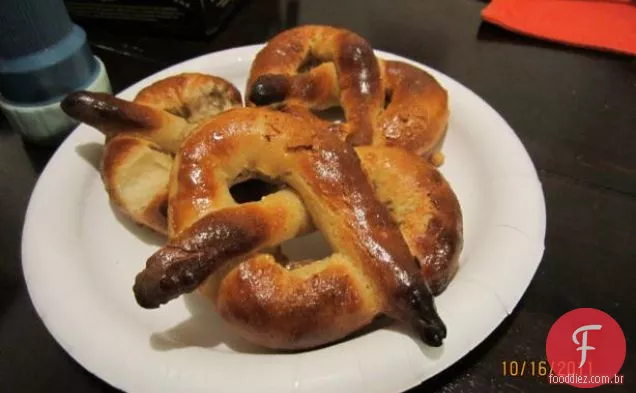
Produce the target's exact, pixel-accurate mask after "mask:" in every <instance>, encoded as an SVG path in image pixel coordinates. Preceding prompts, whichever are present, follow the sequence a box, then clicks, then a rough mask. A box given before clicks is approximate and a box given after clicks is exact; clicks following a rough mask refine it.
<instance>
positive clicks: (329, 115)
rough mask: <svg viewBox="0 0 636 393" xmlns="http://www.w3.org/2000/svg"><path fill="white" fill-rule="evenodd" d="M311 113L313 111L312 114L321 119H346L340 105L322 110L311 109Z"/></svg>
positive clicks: (334, 120) (333, 120)
mask: <svg viewBox="0 0 636 393" xmlns="http://www.w3.org/2000/svg"><path fill="white" fill-rule="evenodd" d="M311 113H313V114H314V116H316V117H319V118H321V119H322V120H326V121H330V122H334V123H342V122H344V121H346V115H345V112H344V109H342V107H341V106H340V105H338V106H334V107H331V108H328V109H323V110H319V109H311Z"/></svg>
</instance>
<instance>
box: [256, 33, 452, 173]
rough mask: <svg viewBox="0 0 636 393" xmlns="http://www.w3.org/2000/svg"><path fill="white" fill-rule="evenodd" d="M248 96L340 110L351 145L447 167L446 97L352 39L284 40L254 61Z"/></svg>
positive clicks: (413, 71) (415, 71)
mask: <svg viewBox="0 0 636 393" xmlns="http://www.w3.org/2000/svg"><path fill="white" fill-rule="evenodd" d="M311 66H313V68H311ZM246 91H247V93H246V94H247V104H248V105H259V106H260V105H268V104H273V103H280V102H286V103H289V104H294V105H304V106H307V107H309V108H311V109H315V110H323V109H328V108H331V107H335V106H342V108H343V110H344V113H345V118H346V123H344V124H341V125H340V126H339V127H338V131H339V132H341V133H344V134H345V135H346V138H347V140H349V141H350V142H351V143H353V144H355V145H382V146H398V147H402V148H405V149H408V150H411V151H414V152H415V153H416V154H419V155H421V156H423V157H426V158H428V159H430V160H431V162H433V163H435V164H436V165H439V164H441V162H442V159H443V156H442V154H441V147H442V144H443V140H444V137H445V133H446V128H447V122H448V116H449V109H448V97H447V93H446V90H444V89H443V88H442V87H441V86H440V85H439V83H438V82H437V81H436V80H435V79H434V78H433V77H432V76H431V75H429V74H428V73H427V72H425V71H424V70H422V69H420V68H417V67H414V66H412V65H410V64H408V63H405V62H400V61H386V60H381V59H377V58H376V56H375V55H374V53H373V50H372V48H371V46H370V45H369V43H368V42H367V41H366V40H364V39H363V38H362V37H360V36H358V35H356V34H355V33H353V32H351V31H348V30H345V29H337V28H333V27H329V26H315V25H309V26H301V27H297V28H294V29H290V30H286V31H284V32H282V33H280V34H279V35H277V36H275V37H274V38H272V39H271V40H270V41H269V42H268V43H267V45H266V46H265V47H264V48H263V49H262V50H261V51H259V52H258V54H257V55H256V58H255V59H254V62H253V63H252V67H251V71H250V75H249V79H248V83H247V90H246Z"/></svg>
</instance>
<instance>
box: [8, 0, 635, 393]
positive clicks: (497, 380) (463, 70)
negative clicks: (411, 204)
mask: <svg viewBox="0 0 636 393" xmlns="http://www.w3.org/2000/svg"><path fill="white" fill-rule="evenodd" d="M484 5H485V4H484V3H483V2H479V1H475V0H444V1H433V0H430V1H426V0H396V1H386V0H373V1H370V0H357V1H346V2H345V1H342V0H323V1H302V2H295V1H289V2H286V3H285V4H280V3H279V2H278V1H269V0H267V1H266V0H261V1H253V2H249V3H248V4H246V5H245V6H244V7H242V8H241V9H240V11H239V12H237V13H236V15H235V16H234V17H233V18H232V19H231V21H230V22H229V23H228V24H227V26H225V27H224V28H223V30H222V31H221V32H219V33H218V34H217V35H216V36H214V37H213V38H210V39H207V40H203V41H197V40H182V39H149V38H142V37H137V36H132V35H127V36H124V37H121V36H120V37H118V36H115V35H113V34H112V33H107V32H100V31H91V30H90V29H89V38H90V40H91V43H92V44H93V49H94V51H95V53H96V54H97V55H98V56H100V57H101V59H102V60H103V61H104V63H105V64H106V66H107V68H108V71H109V74H110V77H111V80H112V84H113V87H114V89H115V90H116V91H120V90H121V89H123V88H125V87H127V86H128V85H130V84H132V83H133V82H135V81H137V80H139V79H141V78H143V77H145V76H147V75H149V74H151V73H153V72H155V71H157V70H160V69H162V68H164V67H165V66H168V65H170V64H174V63H176V62H178V61H181V60H185V59H187V58H190V57H193V56H196V55H199V54H203V53H208V52H210V51H216V50H220V49H225V48H230V47H234V46H240V45H245V44H253V43H259V42H262V41H264V40H266V39H267V38H268V37H270V36H271V35H273V34H274V33H276V32H278V31H280V30H281V29H283V28H286V27H291V26H294V25H296V24H303V23H324V24H336V25H342V26H346V27H348V28H351V29H353V30H355V31H357V32H358V33H360V34H361V35H363V36H365V37H366V38H368V39H369V40H370V41H371V43H372V44H373V46H374V47H375V48H377V49H383V50H387V51H390V52H394V53H397V54H401V55H404V56H407V57H410V58H412V59H414V60H417V61H420V62H422V63H425V64H428V65H430V66H432V67H434V68H436V69H438V70H440V71H442V72H444V73H446V74H448V75H450V76H451V77H453V78H455V79H457V80H458V81H460V82H461V83H463V84H465V85H466V86H468V87H469V88H471V89H472V90H474V91H475V92H476V93H477V94H479V95H480V96H482V97H483V98H484V99H485V100H486V101H488V102H489V103H490V104H491V105H492V106H493V107H494V108H495V109H496V110H497V111H499V112H500V113H501V114H502V115H503V117H504V118H505V119H506V120H507V121H508V122H509V123H510V124H511V126H512V127H513V129H514V130H515V131H516V132H517V134H518V135H519V137H520V138H521V140H522V141H523V143H524V144H525V146H526V148H527V149H528V151H529V152H530V155H531V157H532V159H533V161H534V163H535V165H536V166H537V168H538V170H539V175H540V178H541V181H542V183H543V187H544V192H545V196H546V203H547V225H548V228H547V238H546V252H545V255H544V258H543V261H542V263H541V265H540V267H539V270H538V272H537V274H536V276H535V278H534V281H533V282H532V284H531V285H530V288H529V289H528V291H527V292H526V295H525V296H524V297H523V299H522V301H521V303H520V304H519V305H518V307H517V308H516V310H515V312H514V313H513V314H512V315H511V316H510V317H509V318H508V319H507V320H506V321H505V322H504V323H503V324H502V325H501V326H500V327H499V328H498V329H497V330H496V331H495V332H494V333H493V334H492V335H491V336H490V337H489V338H488V339H487V340H486V341H485V342H484V343H482V344H481V345H480V346H479V347H477V348H476V349H475V350H474V351H473V352H471V353H470V354H469V355H468V356H466V357H465V358H464V359H463V360H461V361H460V362H458V363H457V364H456V365H454V366H453V367H451V368H450V369H448V370H446V371H445V372H443V373H442V374H440V375H438V376H436V377H434V378H433V379H432V380H429V381H427V382H426V383H424V384H423V385H422V386H420V387H417V388H415V389H414V390H413V391H414V392H415V391H417V392H480V393H481V392H488V391H506V392H507V391H519V392H521V391H526V392H539V391H546V392H553V391H556V390H559V389H568V388H565V387H563V386H560V387H557V386H551V385H548V383H547V380H546V379H545V378H539V377H532V376H525V377H505V376H503V375H502V362H503V361H511V360H518V361H523V360H526V361H539V360H543V359H545V341H546V336H547V333H548V330H549V329H550V327H551V325H552V324H553V323H554V322H555V320H556V319H557V318H558V317H560V316H561V315H562V314H564V313H565V312H567V311H569V310H572V309H574V308H578V307H594V308H599V309H601V310H604V311H605V312H607V313H609V314H610V315H612V316H613V317H614V318H615V319H616V320H617V321H618V322H619V323H620V324H621V326H622V328H623V330H624V332H625V336H626V338H627V352H628V355H627V359H626V362H625V364H624V366H623V369H622V370H621V373H622V374H624V376H625V384H624V385H622V386H605V387H601V388H598V389H597V390H599V391H609V392H627V391H634V389H636V381H635V380H634V378H635V377H636V374H635V373H634V371H635V370H636V360H635V358H636V356H634V355H636V351H634V345H636V344H635V343H634V339H635V338H636V337H635V335H634V330H635V328H636V312H635V311H636V296H635V295H634V292H633V288H634V280H635V278H636V62H635V60H634V58H632V57H626V56H618V55H612V54H607V53H600V52H594V51H588V50H582V49H574V48H568V47H564V46H560V45H556V44H550V43H546V42H541V41H537V40H533V39H529V38H524V37H520V36H517V35H514V34H512V33H509V32H506V31H503V30H501V29H499V28H496V27H494V26H491V25H488V24H484V23H482V21H481V20H480V15H479V12H480V10H481V9H482V8H483V7H484ZM52 152H53V149H52V148H41V147H36V146H30V145H28V144H25V143H24V142H23V141H22V140H21V139H20V138H19V137H18V136H17V135H15V134H13V133H11V132H10V131H9V130H8V126H7V125H6V124H3V126H2V127H1V131H0V250H1V253H0V391H1V392H7V393H9V392H10V393H18V392H49V391H61V392H84V393H88V392H98V391H102V392H111V391H113V390H112V389H111V388H110V387H109V386H108V385H106V384H105V383H103V382H102V381H100V380H98V379H96V378H95V377H93V376H91V374H89V373H88V372H86V371H85V370H84V369H83V368H82V367H81V366H80V365H78V364H77V363H75V362H74V361H73V360H72V359H71V358H70V357H69V356H68V355H67V354H66V353H65V352H64V351H63V350H62V349H61V348H60V347H59V346H58V345H57V343H56V342H55V341H54V340H53V338H52V337H51V336H50V335H49V334H48V332H47V331H46V330H45V328H44V326H43V325H42V323H41V322H40V320H39V319H38V317H37V315H36V314H35V312H34V309H33V307H32V305H31V302H30V299H29V297H28V294H27V292H26V288H25V284H24V281H23V277H22V272H21V264H20V263H21V262H20V237H21V231H22V225H23V221H24V214H25V210H26V208H27V204H28V201H29V196H30V193H31V191H32V188H33V186H34V183H35V181H36V180H37V177H38V174H39V173H40V172H41V170H42V168H43V166H44V165H45V164H46V161H47V160H48V158H49V157H50V156H51V154H52Z"/></svg>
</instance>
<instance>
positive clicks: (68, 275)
mask: <svg viewBox="0 0 636 393" xmlns="http://www.w3.org/2000/svg"><path fill="white" fill-rule="evenodd" d="M259 48H260V46H249V47H241V48H236V49H231V50H227V51H223V52H219V53H213V54H209V55H205V56H202V57H199V58H196V59H193V60H189V61H186V62H184V63H181V64H178V65H175V66H173V67H170V68H168V69H166V70H164V71H162V72H159V73H157V74H155V75H153V76H151V77H149V78H146V79H144V80H142V81H141V82H139V83H137V84H135V85H134V86H132V87H130V88H128V89H126V90H125V91H124V92H123V93H122V94H121V95H120V96H121V97H123V98H126V99H132V98H133V97H134V95H135V94H136V93H137V92H138V91H139V90H140V89H141V88H142V87H144V86H147V85H148V84H150V83H151V82H153V81H156V80H158V79H161V78H164V77H166V76H169V75H173V74H176V73H179V72H186V71H199V72H205V73H210V74H215V75H219V76H221V77H223V78H226V79H228V80H229V81H231V82H233V83H234V84H236V86H237V87H239V88H241V89H243V88H244V86H245V82H246V77H247V73H248V70H249V66H250V63H251V60H252V59H253V57H254V55H255V53H256V52H257V50H258V49H259ZM378 55H379V56H382V57H385V58H394V59H400V60H403V61H408V60H406V59H404V58H401V57H398V56H394V55H391V54H388V53H384V52H379V51H378ZM413 64H416V63H413ZM416 65H417V64H416ZM419 66H421V67H423V68H425V69H426V70H427V71H429V72H430V73H431V74H432V75H434V76H435V77H436V78H437V79H438V80H439V82H440V83H441V84H442V85H443V86H444V87H445V88H446V89H447V90H448V92H449V96H450V107H451V118H450V129H449V133H448V137H447V140H446V144H445V148H444V152H445V153H446V156H447V161H446V163H445V165H444V166H443V167H442V172H443V173H444V175H445V176H446V177H447V178H448V180H449V181H450V183H451V185H452V187H453V188H454V190H455V192H456V193H457V195H458V198H459V200H460V203H461V207H462V209H463V214H464V231H465V233H464V237H465V239H464V241H465V246H464V251H463V253H462V256H461V268H460V272H459V274H458V276H457V277H456V279H455V280H454V281H453V282H452V284H451V285H450V286H449V287H448V289H447V290H446V291H445V292H444V293H443V294H442V295H441V296H439V297H438V298H437V305H438V309H439V312H440V315H441V317H442V318H443V320H444V321H445V322H446V324H447V327H448V338H447V339H446V341H445V344H444V346H443V347H441V348H437V349H432V348H428V347H426V346H424V345H422V344H420V342H419V340H417V339H415V338H414V337H411V336H409V334H407V333H405V330H403V329H401V328H399V327H397V326H396V327H391V328H384V329H381V330H376V331H373V332H371V333H368V334H365V335H362V336H359V337H357V338H355V339H351V340H348V341H345V342H343V343H340V344H337V345H333V346H330V347H327V348H324V349H320V350H315V351H311V352H306V353H302V354H276V353H267V352H265V351H258V350H257V349H256V348H254V347H251V346H250V345H247V344H245V343H243V342H242V341H241V340H240V339H237V338H236V337H235V336H234V335H233V334H232V333H231V331H230V330H228V329H226V328H225V327H224V326H223V324H222V323H221V322H220V321H219V319H218V318H217V317H216V315H215V314H214V312H212V311H211V310H210V308H209V307H208V306H207V305H206V303H205V302H204V301H202V300H201V299H199V298H197V297H196V296H195V295H188V296H183V297H181V298H179V299H177V300H176V301H173V302H171V303H169V304H168V305H167V306H164V307H162V308H160V309H159V310H144V309H142V308H140V307H138V306H137V304H136V303H135V300H134V297H133V293H132V284H133V281H134V277H135V275H136V274H137V272H139V271H140V270H141V269H142V268H143V266H144V263H145V261H146V259H147V257H148V256H149V255H150V254H151V253H152V252H153V251H154V250H156V249H157V248H158V246H159V244H160V242H161V239H160V238H157V237H155V236H152V235H150V234H149V233H148V232H146V231H143V230H140V229H138V228H136V227H135V226H134V225H131V224H130V223H128V222H127V221H126V220H125V219H122V218H120V216H119V215H118V214H117V213H116V212H115V211H114V210H113V209H112V208H111V206H110V204H109V200H108V198H107V195H106V193H105V191H104V187H103V185H102V182H101V180H100V177H99V173H98V170H97V168H96V165H98V164H97V163H98V162H99V159H100V154H101V146H102V144H103V137H102V135H101V134H100V133H99V132H97V131H96V130H94V129H92V128H91V127H89V126H86V125H81V126H79V127H78V128H77V130H76V131H75V132H73V133H72V135H70V136H69V138H68V139H67V140H66V141H65V142H64V143H63V144H62V146H61V147H60V148H59V150H58V151H57V153H56V154H55V155H54V156H53V158H52V159H51V161H50V162H49V164H48V166H47V167H46V169H45V171H44V172H43V173H42V176H41V177H40V179H39V181H38V183H37V185H36V187H35V190H34V192H33V195H32V198H31V202H30V205H29V208H28V212H27V217H26V223H25V227H24V234H23V245H22V253H23V268H24V274H25V277H26V281H27V284H28V290H29V293H30V295H31V298H32V300H33V303H34V304H35V308H36V310H37V312H38V314H39V315H40V317H41V318H42V320H43V321H44V324H45V325H46V327H47V328H48V329H49V331H50V332H51V334H52V335H53V336H54V337H55V339H56V340H57V341H58V342H59V343H60V344H61V346H62V347H63V348H64V349H65V350H66V351H67V352H68V353H69V354H70V355H71V356H72V357H73V358H74V359H76V360H77V361H78V362H79V363H80V364H82V365H83V366H84V367H85V368H86V369H87V370H89V371H90V372H92V373H94V374H95V375H97V376H98V377H100V378H102V379H103V380H105V381H106V382H108V383H109V384H111V385H113V386H115V387H117V388H119V389H122V390H124V391H127V392H135V393H146V392H147V393H160V392H170V393H174V392H181V393H190V392H206V393H207V392H233V393H240V392H250V393H252V392H254V391H258V392H261V393H268V392H275V393H285V392H303V393H305V392H306V393H309V392H316V393H318V392H321V393H322V392H326V391H333V392H346V393H357V392H361V393H362V392H364V393H374V392H377V393H390V392H398V391H404V390H407V389H409V388H411V387H413V386H415V385H417V384H419V383H420V382H422V381H424V380H426V379H428V378H430V377H431V376H433V375H435V374H436V373H438V372H440V371H442V370H443V369H445V368H447V367H448V366H450V365H451V364H453V363H455V362H456V361H457V360H459V359H460V358H461V357H462V356H464V355H465V354H466V353H467V352H469V351H470V350H471V349H472V348H474V347H475V346H476V345H477V344H478V343H480V342H481V341H483V340H484V339H485V338H486V337H487V336H488V335H489V334H490V333H491V332H492V331H493V329H494V328H495V327H496V326H497V325H499V324H500V323H501V321H502V320H503V319H504V318H505V317H506V315H507V314H509V313H510V312H511V311H512V309H513V308H514V307H515V305H516V304H517V302H518V301H519V299H520V297H521V296H522V294H523V292H524V291H525V289H526V288H527V286H528V284H529V283H530V280H531V279H532V276H533V274H534V272H535V270H536V268H537V266H538V264H539V262H540V260H541V257H542V255H543V245H544V243H543V242H544V235H545V205H544V199H543V193H542V190H541V185H540V183H539V181H538V178H537V175H536V172H535V169H534V167H533V165H532V162H531V160H530V159H529V157H528V155H527V153H526V151H525V149H524V148H523V146H522V144H521V142H520V141H519V139H517V137H516V136H515V134H514V132H513V131H512V129H511V128H510V127H509V126H508V125H507V124H506V122H505V121H504V120H503V119H502V118H501V117H500V116H499V115H498V114H497V113H496V112H495V111H494V110H493V109H492V108H491V107H490V106H488V105H487V104H486V103H485V102H484V101H483V100H481V99H480V98H479V97H478V96H476V95H475V94H474V93H472V92H471V91H470V90H469V89H467V88H466V87H464V86H462V85H461V84H459V83H458V82H456V81H454V80H452V79H451V78H449V77H447V76H445V75H443V74H441V73H439V72H437V71H435V70H432V69H430V68H428V67H425V66H422V65H419ZM305 240H306V241H308V242H310V244H311V242H312V239H311V238H310V239H305ZM310 247H312V246H311V245H310Z"/></svg>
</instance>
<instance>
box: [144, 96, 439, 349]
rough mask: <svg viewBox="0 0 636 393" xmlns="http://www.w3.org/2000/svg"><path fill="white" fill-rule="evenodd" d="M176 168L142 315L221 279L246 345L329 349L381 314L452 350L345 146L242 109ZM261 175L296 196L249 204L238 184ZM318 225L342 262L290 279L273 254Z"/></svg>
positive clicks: (187, 150)
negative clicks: (165, 238)
mask: <svg viewBox="0 0 636 393" xmlns="http://www.w3.org/2000/svg"><path fill="white" fill-rule="evenodd" d="M398 154H399V153H398ZM174 168H175V169H174V170H173V172H172V174H171V176H172V179H171V182H170V185H171V189H170V205H169V214H168V217H169V228H170V240H169V242H168V244H167V245H166V246H165V247H163V248H161V249H160V250H159V251H157V252H156V253H155V254H154V255H153V256H152V257H151V258H150V259H149V260H148V263H147V265H146V269H145V270H144V271H142V272H141V273H140V274H139V275H138V277H137V280H136V283H135V287H134V291H135V294H136V296H137V300H138V302H139V303H140V304H141V305H142V306H144V307H149V308H153V307H158V306H159V305H160V304H162V303H165V302H167V301H169V300H170V299H172V298H174V297H176V296H178V295H180V294H182V293H185V292H189V291H192V290H195V289H196V288H199V287H201V284H202V283H204V282H205V281H206V280H207V279H208V277H210V276H211V275H212V274H213V273H215V272H221V274H219V275H218V276H213V278H212V279H211V280H208V282H207V284H206V286H204V287H203V289H204V292H205V293H206V294H207V295H208V296H210V298H211V299H213V301H214V303H215V305H216V308H217V310H218V312H219V313H220V315H221V316H222V317H223V318H225V319H226V320H227V321H228V322H230V324H231V325H232V326H233V327H234V328H235V329H236V330H237V331H239V332H241V334H242V336H243V337H245V338H247V339H249V340H251V341H253V342H256V343H259V344H262V345H266V346H268V347H274V348H288V349H299V348H309V347H314V346H317V345H322V344H325V343H328V342H332V341H334V340H337V339H340V338H342V337H344V336H346V335H347V334H349V333H352V332H354V331H356V330H358V329H359V328H361V327H363V326H365V325H368V324H369V323H370V322H371V320H372V319H373V318H374V317H376V316H378V315H379V314H386V315H389V316H391V317H393V318H395V319H397V320H400V321H403V322H406V323H408V324H409V325H411V326H412V327H413V328H415V329H417V331H418V332H420V334H421V336H422V337H423V338H424V339H425V340H426V341H427V342H428V343H430V344H431V345H440V344H441V342H442V339H443V338H444V337H445V335H446V330H445V327H444V324H443V323H442V321H441V319H440V318H439V316H438V315H437V312H436V310H435V307H434V303H433V296H432V294H431V293H430V290H429V288H428V286H427V284H426V281H425V280H424V278H423V276H422V275H421V274H420V271H419V266H418V263H417V262H416V260H415V258H414V257H413V256H412V255H411V252H410V250H409V247H408V245H407V243H406V242H405V240H404V238H403V237H402V234H401V232H400V228H399V226H398V225H397V223H396V221H395V220H394V219H393V218H392V217H391V215H390V213H389V211H388V210H387V209H386V207H385V206H384V205H383V204H382V203H381V202H380V201H379V200H378V199H377V197H376V195H375V191H374V189H373V186H372V184H371V183H370V182H369V180H368V178H367V176H366V174H365V172H364V170H363V169H362V165H361V164H360V160H359V158H358V155H357V153H356V152H355V151H354V150H353V148H352V146H351V145H350V144H348V143H345V142H343V141H341V140H340V139H339V138H338V136H337V135H335V134H333V133H331V132H329V131H328V130H327V129H324V128H320V127H314V126H313V123H312V122H310V121H306V120H304V119H302V118H301V117H300V116H298V115H290V114H287V113H284V112H280V111H276V110H272V109H267V108H262V109H257V108H240V109H239V108H237V109H233V110H230V111H227V112H224V113H221V114H219V115H217V116H215V117H213V118H211V119H209V120H208V121H207V122H206V123H205V124H203V125H202V126H201V127H200V128H198V129H197V130H196V131H195V132H193V133H192V134H191V135H190V136H189V137H188V138H187V139H186V140H185V141H184V142H183V145H182V146H181V148H180V149H179V151H178V153H177V155H176V157H175V164H174ZM253 174H256V175H258V176H264V177H266V178H268V179H274V180H275V181H277V182H280V183H281V184H283V185H285V186H287V187H285V188H283V189H281V190H280V191H277V192H275V193H273V194H270V195H268V196H265V197H263V198H262V199H261V200H260V201H255V202H250V203H245V204H237V203H236V202H234V200H233V198H232V196H231V194H230V191H229V187H230V185H231V184H232V183H233V182H234V181H235V179H237V178H242V179H243V178H246V177H249V176H251V175H253ZM387 187H388V186H387ZM305 211H307V212H308V213H309V215H306V214H305ZM312 225H315V227H316V228H317V229H319V230H320V231H321V232H322V233H323V235H324V236H325V238H326V240H327V241H328V243H329V244H330V245H331V246H332V248H333V249H334V254H332V255H331V256H329V257H327V258H325V259H323V260H319V261H303V262H302V263H300V264H298V263H297V264H295V265H293V266H288V267H287V268H286V267H285V266H283V265H282V264H281V263H278V261H277V260H276V259H275V257H274V256H273V255H272V254H271V253H268V250H271V249H272V248H274V247H276V246H277V245H279V244H280V243H282V242H284V241H286V240H289V239H292V238H294V237H296V236H297V235H299V234H302V233H305V232H307V230H308V229H309V228H310V227H311V226H312ZM232 261H234V262H236V263H234V264H232V263H231V262H232Z"/></svg>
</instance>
